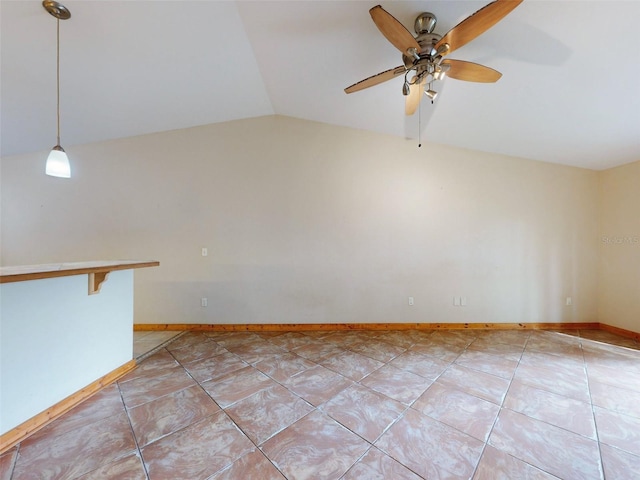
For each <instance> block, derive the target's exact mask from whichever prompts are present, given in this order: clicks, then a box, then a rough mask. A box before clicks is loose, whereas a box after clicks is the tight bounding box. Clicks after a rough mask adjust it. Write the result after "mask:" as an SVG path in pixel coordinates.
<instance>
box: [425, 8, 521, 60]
mask: <svg viewBox="0 0 640 480" xmlns="http://www.w3.org/2000/svg"><path fill="white" fill-rule="evenodd" d="M521 3H522V0H496V1H495V2H491V3H489V4H488V5H485V6H484V7H482V8H481V9H480V10H478V11H477V12H476V13H474V14H473V15H470V16H469V17H467V18H466V19H464V20H463V21H462V22H460V23H459V24H458V25H456V26H455V27H453V28H452V29H451V30H449V31H448V32H447V34H446V35H445V36H444V37H442V38H441V39H440V40H439V41H438V43H436V44H435V46H434V48H435V49H436V50H438V49H439V48H440V47H441V46H443V45H444V44H448V45H449V48H448V49H447V50H445V51H444V52H443V53H444V55H448V54H449V53H451V52H453V51H454V50H456V49H458V48H460V47H462V46H463V45H466V44H467V43H469V42H470V41H471V40H473V39H474V38H476V37H477V36H479V35H481V34H482V33H484V32H486V31H487V30H489V29H490V28H491V27H493V26H494V25H495V24H496V23H498V22H499V21H500V20H502V19H503V18H504V17H505V16H506V15H507V14H508V13H509V12H511V10H513V9H514V8H516V7H517V6H518V5H520V4H521Z"/></svg>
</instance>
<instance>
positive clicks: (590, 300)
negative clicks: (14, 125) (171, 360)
mask: <svg viewBox="0 0 640 480" xmlns="http://www.w3.org/2000/svg"><path fill="white" fill-rule="evenodd" d="M67 150H68V152H69V154H70V158H71V162H72V169H73V177H72V179H70V180H61V179H54V178H49V177H46V176H45V175H44V159H45V157H46V152H41V153H39V154H29V155H22V156H16V157H9V158H5V159H3V160H2V165H1V168H2V170H1V173H2V237H1V238H2V249H1V253H2V263H3V264H4V265H9V264H30V263H41V262H53V261H74V260H88V259H120V258H129V259H157V260H159V261H160V262H161V267H160V268H155V269H143V270H139V271H136V273H135V293H136V304H135V305H136V306H135V319H136V322H137V323H254V322H256V323H257V322H269V323H271V322H274V323H294V322H295V323H316V322H323V323H324V322H590V321H597V320H598V305H597V298H598V296H597V288H598V283H597V278H598V277H597V274H598V261H597V258H598V254H599V248H600V230H599V222H598V215H597V212H598V201H599V196H598V173H597V172H594V171H590V170H584V169H578V168H572V167H564V166H558V165H553V164H547V163H540V162H534V161H528V160H523V159H517V158H510V157H506V156H500V155H493V154H484V153H479V152H474V151H468V150H462V149H457V148H451V147H444V146H438V145H431V144H424V145H423V148H421V149H418V148H417V146H416V142H415V141H414V140H405V139H402V138H397V137H391V136H384V135H379V134H375V133H369V132H363V131H358V130H353V129H348V128H342V127H334V126H329V125H325V124H320V123H314V122H308V121H303V120H297V119H292V118H288V117H280V116H272V117H262V118H256V119H250V120H242V121H236V122H229V123H223V124H216V125H209V126H204V127H198V128H191V129H187V130H179V131H172V132H167V133H160V134H154V135H147V136H142V137H136V138H131V139H124V140H117V141H111V142H104V143H98V144H91V145H86V146H78V147H73V148H68V149H67ZM635 198H636V199H637V196H636V197H635ZM612 208H613V207H612ZM636 225H637V224H636ZM612 231H613V230H612ZM614 233H618V230H615V232H614ZM620 233H621V234H622V233H626V231H620ZM202 247H207V248H208V250H209V256H207V257H202V256H201V248H202ZM612 250H613V249H612ZM636 279H637V277H636ZM409 296H413V297H414V298H415V305H414V306H411V307H410V306H408V304H407V297H409ZM454 296H465V297H467V302H468V305H467V306H466V307H454V306H453V297H454ZM567 296H571V297H572V298H573V306H566V305H565V298H566V297H567ZM201 297H207V298H208V301H209V306H208V307H206V308H203V307H201V306H200V299H201ZM636 312H637V310H636ZM636 316H637V315H636Z"/></svg>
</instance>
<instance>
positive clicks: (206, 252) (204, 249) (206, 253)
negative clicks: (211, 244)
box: [202, 247, 209, 257]
mask: <svg viewBox="0 0 640 480" xmlns="http://www.w3.org/2000/svg"><path fill="white" fill-rule="evenodd" d="M207 255H209V250H207V247H202V256H203V257H206V256H207Z"/></svg>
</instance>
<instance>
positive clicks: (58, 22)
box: [56, 18, 60, 146]
mask: <svg viewBox="0 0 640 480" xmlns="http://www.w3.org/2000/svg"><path fill="white" fill-rule="evenodd" d="M57 24H58V32H57V42H56V44H57V49H56V65H57V69H56V86H57V97H58V106H57V115H58V137H57V138H58V143H56V145H58V146H60V19H59V18H58V19H57Z"/></svg>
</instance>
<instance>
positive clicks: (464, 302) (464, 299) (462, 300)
mask: <svg viewBox="0 0 640 480" xmlns="http://www.w3.org/2000/svg"><path fill="white" fill-rule="evenodd" d="M460 306H461V307H466V306H467V297H460Z"/></svg>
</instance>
